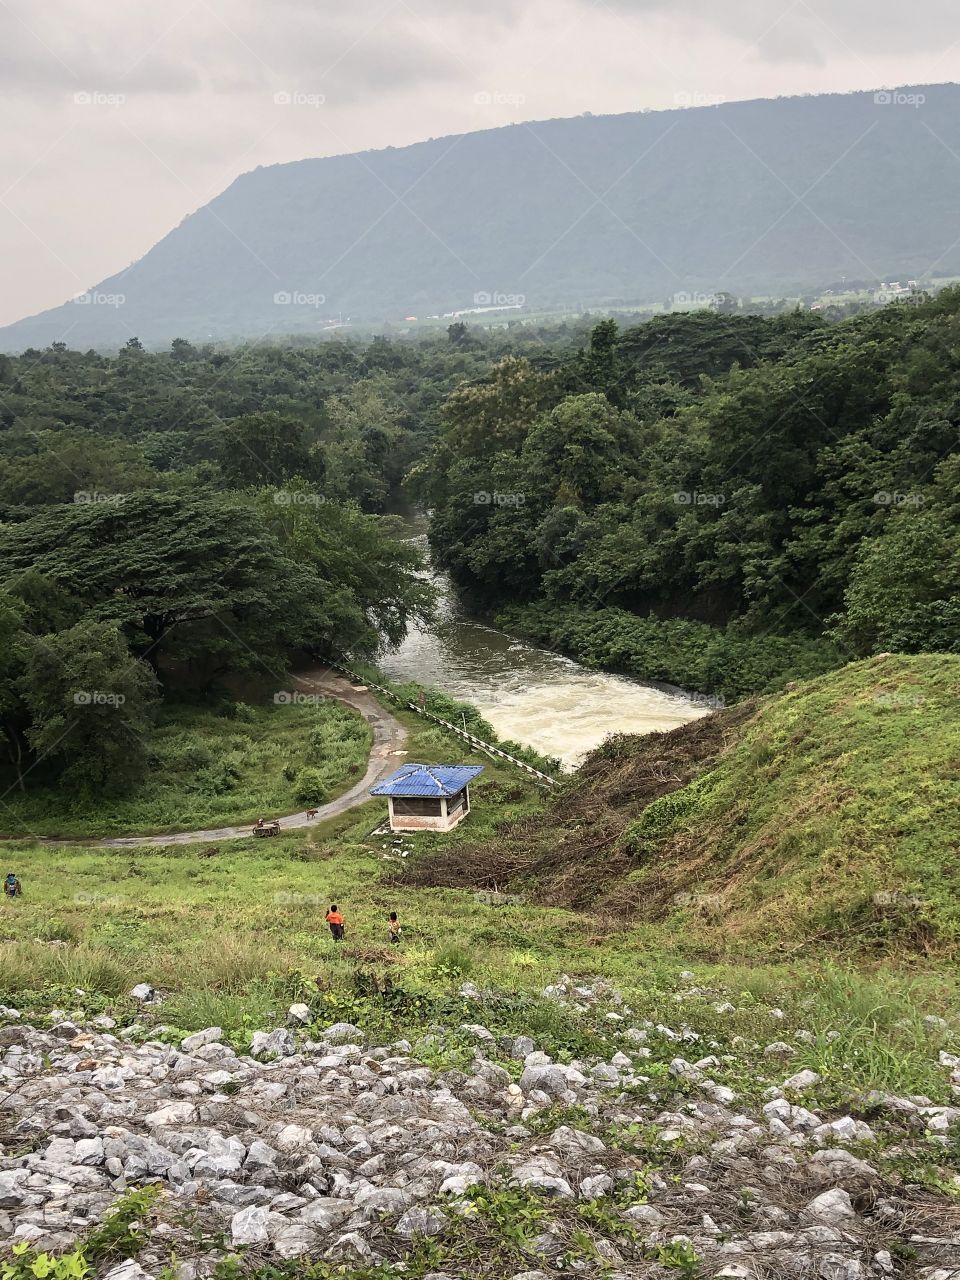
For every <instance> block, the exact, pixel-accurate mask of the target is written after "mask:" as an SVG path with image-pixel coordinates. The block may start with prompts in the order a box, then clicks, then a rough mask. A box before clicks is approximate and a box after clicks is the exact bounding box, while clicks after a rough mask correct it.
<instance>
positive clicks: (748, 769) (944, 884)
mask: <svg viewBox="0 0 960 1280" xmlns="http://www.w3.org/2000/svg"><path fill="white" fill-rule="evenodd" d="M958 695H960V658H956V657H946V656H935V655H921V656H918V657H904V656H891V655H883V656H878V657H876V658H873V659H871V660H869V661H865V662H860V663H855V664H851V665H849V666H847V667H845V668H843V669H842V670H841V671H838V672H834V673H831V674H829V675H826V676H822V677H820V678H819V679H816V680H813V681H810V682H808V683H804V684H802V685H800V686H798V687H796V688H793V689H791V690H789V691H787V692H785V693H783V694H781V695H779V696H777V697H774V698H770V699H767V700H765V701H763V702H760V703H746V704H742V705H740V706H738V707H736V708H733V709H731V710H728V711H722V712H718V713H716V714H714V715H712V716H710V717H709V718H708V719H706V720H703V721H698V722H696V723H694V724H691V725H686V726H684V727H682V728H680V729H676V730H674V731H673V732H672V733H668V734H652V735H649V736H647V737H644V738H630V737H620V738H614V739H611V740H610V741H608V742H607V743H606V744H604V746H602V747H601V748H600V749H599V750H598V751H597V752H596V753H594V755H593V756H591V757H590V758H589V759H588V761H587V763H586V764H585V766H584V767H583V769H582V770H581V771H580V773H579V774H578V775H577V776H576V777H575V778H574V779H573V780H572V781H571V782H570V783H569V784H568V785H567V786H566V788H565V790H564V792H563V794H562V795H561V796H560V797H559V798H558V799H557V800H556V802H555V803H554V804H553V805H552V807H550V808H549V809H548V810H547V812H546V813H545V814H543V815H539V816H537V817H536V818H535V819H526V820H524V819H521V820H520V821H519V822H518V823H516V824H514V825H512V826H511V827H509V828H508V829H507V830H505V831H502V832H501V833H500V834H499V835H498V837H497V839H496V841H491V842H489V843H482V844H474V845H470V846H461V847H459V848H456V849H452V848H451V849H448V850H447V851H445V852H441V853H439V854H437V855H435V856H434V857H433V858H428V859H425V860H423V861H422V862H420V863H418V864H417V865H416V866H414V867H413V868H412V869H411V872H410V874H411V876H412V877H413V879H414V881H415V883H418V884H425V883H433V884H456V885H466V884H468V883H469V884H473V885H475V886H476V887H478V888H487V887H490V886H492V885H497V886H499V887H500V888H502V889H503V888H506V889H509V890H511V891H514V892H524V893H528V894H531V895H533V896H534V897H535V898H536V899H537V900H539V901H541V902H545V903H550V904H552V905H567V906H573V907H577V908H579V909H581V910H585V911H588V912H594V911H596V912H597V913H598V914H599V915H601V916H602V917H603V918H604V919H610V918H619V920H620V925H621V927H623V926H624V925H630V924H631V923H634V924H636V923H646V924H653V925H655V926H656V936H657V938H658V940H659V942H660V944H661V945H665V944H668V943H669V944H670V945H674V946H676V947H677V948H678V949H680V950H682V951H685V952H687V953H688V954H697V953H701V954H703V955H712V956H718V955H721V954H742V955H744V956H750V957H753V958H754V959H756V958H759V957H767V958H773V957H776V956H778V955H794V954H797V953H798V952H800V951H803V950H806V949H809V948H811V947H813V948H814V949H817V948H821V947H822V948H825V949H828V950H830V951H832V952H836V951H846V952H861V953H862V952H867V953H869V952H887V953H895V952H900V951H910V952H915V951H923V952H930V953H944V954H956V952H957V951H958V949H960V867H958V863H957V848H958V843H960V701H958Z"/></svg>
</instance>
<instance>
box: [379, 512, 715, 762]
mask: <svg viewBox="0 0 960 1280" xmlns="http://www.w3.org/2000/svg"><path fill="white" fill-rule="evenodd" d="M403 519H404V523H405V525H406V528H407V532H408V536H409V537H410V539H411V540H415V541H417V542H418V543H419V544H420V545H421V547H422V548H423V550H424V554H425V555H427V554H428V548H427V536H426V518H425V517H424V516H422V515H419V514H415V513H411V512H404V513H403ZM429 575H430V578H431V580H432V581H433V583H434V585H435V587H436V589H437V592H438V596H439V605H438V610H437V618H436V620H435V622H434V623H433V624H432V625H431V626H430V627H429V628H425V627H419V626H415V625H414V626H411V628H410V630H409V633H408V635H407V637H406V639H405V640H404V641H403V643H402V644H401V645H400V646H399V647H398V648H397V649H395V650H393V651H392V652H388V653H387V654H385V655H384V656H383V657H382V658H381V659H380V660H379V661H378V664H377V665H378V668H379V669H380V670H381V671H382V672H383V674H384V675H385V676H387V677H388V679H390V680H391V681H395V682H397V683H399V684H404V683H407V682H410V681H414V682H416V683H417V684H421V685H426V686H432V687H434V688H436V689H440V690H442V691H443V692H444V693H445V694H447V695H448V696H449V697H451V698H455V699H457V700H459V701H464V702H469V703H471V704H472V705H473V706H475V707H476V708H477V709H478V710H479V711H480V713H481V715H482V716H483V718H484V719H485V720H487V721H488V722H489V723H490V724H491V725H492V726H493V728H494V729H495V730H496V732H497V734H498V736H499V737H501V738H504V739H508V740H510V741H513V742H522V743H527V744H528V745H530V746H531V747H533V748H535V749H536V750H537V751H538V752H540V753H541V754H542V755H545V756H553V757H555V758H556V759H559V760H560V761H562V763H563V764H564V766H565V767H566V768H576V767H577V766H578V765H579V764H580V763H581V762H582V761H583V759H584V757H585V756H586V755H587V754H589V752H590V751H592V750H594V749H595V748H596V747H597V746H599V745H600V743H601V742H602V741H603V740H604V738H607V737H609V736H610V735H611V734H615V733H640V734H643V733H655V732H662V731H665V730H669V729H676V728H678V727H679V726H680V725H681V724H686V723H688V722H689V721H691V720H696V719H698V718H699V717H700V716H702V715H705V714H707V713H708V712H709V711H711V710H713V709H714V705H715V704H713V703H711V702H710V700H709V699H702V698H697V697H695V696H691V695H688V694H685V693H683V692H682V691H681V690H679V689H676V690H670V689H666V688H663V687H662V686H661V685H658V684H655V683H651V682H648V681H643V680H638V679H636V678H633V677H631V676H627V675H622V674H614V673H611V672H604V671H599V670H595V669H593V668H591V667H587V666H583V665H581V664H580V663H579V662H577V661H575V660H574V659H573V658H572V657H569V656H567V655H565V654H563V653H561V652H559V651H558V650H557V649H556V648H544V647H543V646H542V644H537V643H534V642H532V641H531V640H525V639H521V638H520V637H519V636H517V635H513V634H510V633H509V632H508V631H506V630H502V629H500V628H499V627H498V626H496V625H494V624H492V623H490V622H484V621H480V620H478V619H476V618H473V617H471V616H470V615H469V614H468V613H467V611H466V610H465V609H464V608H463V606H462V605H461V604H460V602H459V601H458V599H457V596H456V593H455V591H454V588H453V584H452V583H451V581H450V579H449V578H448V576H447V575H446V574H444V573H442V572H440V571H438V570H436V569H433V568H431V569H430V570H429Z"/></svg>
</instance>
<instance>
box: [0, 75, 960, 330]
mask: <svg viewBox="0 0 960 1280" xmlns="http://www.w3.org/2000/svg"><path fill="white" fill-rule="evenodd" d="M957 152H960V87H958V86H956V85H949V84H948V85H925V86H920V87H915V88H912V89H909V90H903V91H901V92H900V93H898V94H897V95H892V94H886V95H884V94H880V95H875V94H874V93H851V94H824V95H818V96H810V97H802V98H782V99H776V100H773V101H769V100H758V101H752V102H729V103H725V104H723V105H721V106H715V107H713V106H710V107H698V108H693V109H683V110H680V109H674V110H669V111H652V112H632V113H629V114H625V115H611V116H590V115H589V114H585V115H583V116H581V117H579V118H577V119H572V120H547V121H539V122H534V123H523V124H515V125H511V126H509V127H506V128H501V129H487V130H481V131H478V132H476V133H467V134H462V135H459V136H455V137H446V138H432V139H430V140H429V141H427V142H421V143H418V144H416V145H415V146H409V147H402V148H392V147H388V148H386V149H385V150H381V151H370V152H364V153H360V154H356V155H342V156H329V157H326V158H321V159H311V160H299V161H296V162H293V163H290V164H281V165H272V166H269V167H267V168H259V169H256V170H254V171H253V172H251V173H246V174H243V175H242V176H241V177H239V178H237V179H236V181H235V182H233V183H232V184H231V185H230V186H229V187H228V188H227V190H225V191H224V192H223V193H222V194H220V195H219V196H217V197H216V199H214V200H212V201H211V202H210V203H209V204H207V205H205V206H203V207H202V208H200V209H198V210H197V211H196V212H194V213H191V214H190V215H189V216H188V217H187V218H185V219H184V220H183V222H182V223H181V224H180V225H179V226H178V227H177V228H175V229H174V230H172V231H171V232H170V234H169V235H167V236H165V237H164V239H163V240H161V241H160V242H159V243H158V244H157V245H155V246H154V247H153V248H152V249H151V250H150V251H149V253H147V254H146V255H145V256H144V257H143V258H141V259H140V260H139V261H138V262H135V263H133V264H132V265H131V266H125V267H124V269H123V270H122V271H120V272H118V274H116V275H114V276H111V277H110V278H109V279H107V280H103V281H101V282H99V283H97V284H95V285H93V282H90V283H91V285H92V288H90V289H88V290H86V291H85V292H84V293H83V294H82V295H81V296H80V298H79V301H78V302H67V303H65V305H63V306H61V307H58V308H55V309H53V310H51V311H47V312H44V313H43V314H41V315H38V316H34V317H31V318H30V319H27V320H22V321H20V322H19V323H17V324H14V325H10V326H8V327H7V328H6V329H4V330H2V331H0V349H2V350H7V351H20V350H23V348H24V347H27V346H31V345H46V344H47V343H49V342H52V341H55V340H58V339H64V340H66V341H69V342H71V343H72V344H75V345H81V346H88V345H91V344H93V345H102V344H106V345H109V346H114V347H115V346H117V345H119V344H120V343H122V342H123V341H125V340H126V338H128V337H129V336H130V335H131V334H134V333H136V334H139V336H140V337H141V338H142V339H143V340H145V341H147V342H149V343H155V342H169V341H170V340H171V339H172V338H174V337H176V336H178V335H179V336H181V337H185V338H191V339H207V338H253V337H261V336H268V335H271V334H289V333H301V334H306V333H316V332H317V330H318V329H319V328H320V327H322V326H323V325H324V324H325V323H328V322H329V321H330V320H332V319H339V318H340V317H343V318H347V317H350V318H352V319H353V320H354V321H358V320H362V321H369V322H372V323H375V324H378V323H382V322H383V321H386V320H392V321H400V320H403V318H404V317H405V316H407V315H410V314H413V315H415V316H418V317H420V318H423V317H424V316H426V315H431V314H435V313H439V314H441V315H443V314H444V313H448V312H451V311H453V310H457V309H460V308H464V307H471V306H473V305H475V302H476V301H477V300H480V299H483V298H486V299H488V300H489V299H492V297H493V296H494V295H497V294H504V295H509V296H513V297H522V298H523V299H524V300H525V302H526V305H527V306H528V307H530V308H532V309H534V310H535V311H542V310H544V309H550V308H553V307H556V306H558V305H560V304H569V305H582V304H585V305H588V306H593V305H595V306H603V305H604V304H606V305H608V306H609V305H611V304H620V303H624V302H626V303H627V304H635V303H637V302H643V303H648V304H649V303H659V302H661V301H662V300H663V299H664V298H668V297H672V296H674V295H675V294H677V293H678V292H685V293H688V294H696V293H700V292H703V293H708V294H710V293H714V292H716V291H717V290H728V291H730V292H732V293H734V294H747V295H762V296H768V295H771V294H772V295H775V296H776V295H780V294H783V293H788V294H792V295H795V294H797V293H800V292H805V291H808V290H811V289H819V288H825V287H827V286H835V284H836V283H837V282H839V281H841V279H842V277H844V276H846V277H847V279H848V280H853V279H857V280H860V281H862V282H864V283H865V284H867V285H869V286H871V287H873V286H876V285H877V284H879V283H880V281H881V280H893V279H902V280H907V279H908V278H911V277H913V278H920V277H921V276H923V275H924V273H926V272H929V271H931V270H933V269H934V267H935V268H936V271H937V273H938V274H939V275H941V276H947V277H949V276H952V275H957V274H960V247H958V245H957V242H956V216H955V211H956V207H957V203H958V201H960V168H958V166H957V165H956V163H954V161H953V159H952V158H951V153H952V154H954V155H955V154H956V153H957Z"/></svg>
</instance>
